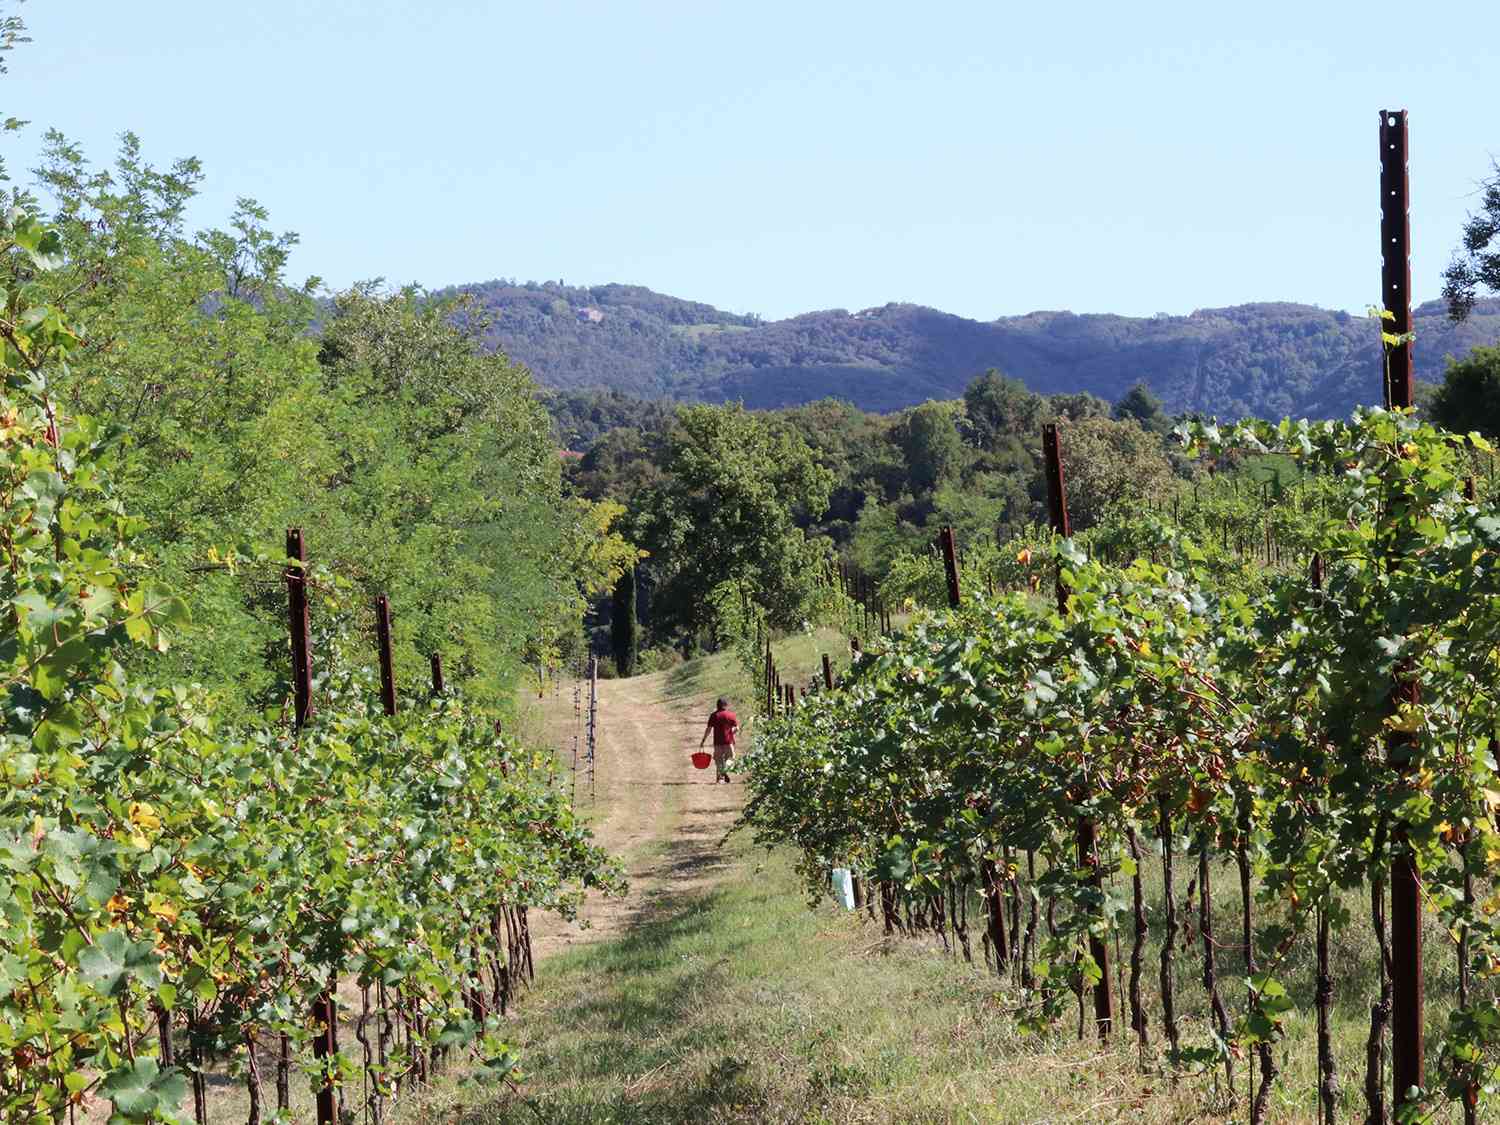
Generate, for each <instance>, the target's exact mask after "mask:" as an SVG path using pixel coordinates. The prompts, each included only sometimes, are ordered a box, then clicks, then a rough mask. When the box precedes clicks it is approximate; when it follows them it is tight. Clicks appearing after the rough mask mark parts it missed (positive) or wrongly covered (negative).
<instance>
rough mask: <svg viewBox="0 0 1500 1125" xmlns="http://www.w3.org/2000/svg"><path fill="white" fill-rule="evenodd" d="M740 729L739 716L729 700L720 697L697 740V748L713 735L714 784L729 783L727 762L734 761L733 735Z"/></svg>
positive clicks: (701, 747)
mask: <svg viewBox="0 0 1500 1125" xmlns="http://www.w3.org/2000/svg"><path fill="white" fill-rule="evenodd" d="M739 729H740V720H739V717H738V716H736V715H735V713H734V712H733V711H731V710H730V709H729V700H727V699H723V698H720V700H719V702H718V705H717V706H716V707H715V708H714V713H713V714H712V715H710V716H709V717H708V726H706V727H704V728H703V737H702V738H700V739H699V740H698V749H700V750H701V749H703V744H704V743H705V742H707V741H708V736H709V735H710V734H711V735H713V736H714V769H715V770H716V771H717V772H716V773H715V774H714V784H715V785H717V784H719V782H721V781H722V782H723V783H724V784H725V785H728V784H729V763H730V762H732V761H734V736H735V732H736V731H738V730H739Z"/></svg>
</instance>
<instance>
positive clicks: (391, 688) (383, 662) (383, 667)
mask: <svg viewBox="0 0 1500 1125" xmlns="http://www.w3.org/2000/svg"><path fill="white" fill-rule="evenodd" d="M375 646H376V648H377V649H379V651H380V706H381V709H382V710H384V711H385V713H386V714H387V715H395V713H396V668H395V664H394V662H393V661H392V659H391V600H390V599H389V598H387V597H386V596H385V595H384V594H381V595H380V597H378V598H376V599H375Z"/></svg>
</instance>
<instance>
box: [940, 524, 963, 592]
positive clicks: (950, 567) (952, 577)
mask: <svg viewBox="0 0 1500 1125" xmlns="http://www.w3.org/2000/svg"><path fill="white" fill-rule="evenodd" d="M938 542H939V543H940V544H941V545H942V548H943V571H944V572H945V573H946V574H947V576H948V605H949V606H950V607H952V608H953V609H957V608H958V602H959V590H958V551H957V550H956V549H955V547H954V544H953V529H952V528H951V527H945V528H943V530H942V531H941V532H940V533H939V535H938Z"/></svg>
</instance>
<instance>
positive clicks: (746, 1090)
mask: <svg viewBox="0 0 1500 1125" xmlns="http://www.w3.org/2000/svg"><path fill="white" fill-rule="evenodd" d="M823 643H825V644H826V643H827V642H826V639H823ZM794 646H795V647H794V648H793V649H792V650H791V651H788V652H786V653H783V654H781V655H780V656H779V658H778V659H779V661H780V662H781V663H783V665H784V666H790V667H796V668H798V669H799V670H800V669H802V668H803V667H805V668H806V670H808V671H809V672H810V670H811V669H812V668H813V667H815V666H816V660H817V650H818V641H817V640H802V641H799V642H794ZM734 688H735V672H734V670H733V669H732V667H731V666H730V665H729V664H728V662H727V660H725V659H724V658H714V659H710V660H707V661H699V662H695V663H693V664H689V665H684V666H682V667H680V668H677V669H673V670H672V671H670V672H666V673H658V674H655V675H651V676H642V677H638V678H636V679H633V680H627V681H603V682H601V685H600V693H601V708H600V723H601V733H600V754H599V773H598V778H597V795H596V800H595V808H596V810H597V812H596V816H595V825H596V829H597V831H598V834H599V836H600V838H601V839H602V840H603V842H604V843H605V844H606V845H608V846H610V847H612V848H614V849H616V850H617V851H618V852H619V853H620V854H622V855H623V856H624V858H625V860H626V863H627V866H628V868H629V870H630V875H631V881H632V888H631V893H630V895H629V896H628V897H627V898H626V899H625V900H623V901H618V902H613V903H610V902H599V903H591V904H590V905H589V907H588V908H587V910H586V911H585V917H586V918H587V919H588V921H589V922H590V927H589V928H586V929H580V928H578V927H572V926H564V925H562V924H560V923H558V924H548V925H545V926H544V927H542V931H541V933H542V949H543V950H544V953H543V956H542V957H541V959H540V960H541V964H540V966H539V969H538V978H537V985H536V987H535V989H534V990H533V991H532V992H530V993H529V994H528V995H526V996H525V997H523V999H522V1002H521V1004H520V1006H519V1008H518V1010H517V1014H516V1016H515V1019H514V1023H513V1036H514V1039H515V1042H516V1043H517V1045H518V1046H519V1047H520V1048H521V1050H522V1051H523V1053H524V1058H525V1060H526V1066H527V1069H528V1076H527V1079H526V1081H525V1082H524V1083H523V1086H522V1088H521V1090H520V1091H519V1093H516V1094H497V1093H495V1092H489V1093H485V1092H483V1091H477V1090H474V1089H467V1090H465V1089H462V1088H459V1089H456V1090H455V1089H450V1090H448V1091H440V1092H438V1093H437V1094H436V1095H435V1097H434V1099H433V1100H432V1101H430V1102H429V1103H427V1104H426V1105H424V1106H423V1107H421V1108H420V1111H419V1112H418V1113H417V1115H416V1118H415V1119H418V1120H439V1119H441V1120H446V1121H451V1122H462V1123H464V1125H510V1123H520V1122H548V1123H585V1122H587V1123H604V1122H609V1123H636V1122H639V1123H672V1122H695V1123H718V1122H723V1123H728V1122H736V1123H738V1122H770V1123H779V1122H786V1123H791V1122H813V1123H817V1122H828V1123H833V1122H839V1123H843V1122H992V1121H994V1122H1032V1121H1035V1122H1044V1121H1045V1122H1068V1121H1082V1122H1095V1121H1148V1122H1188V1121H1194V1122H1196V1121H1219V1120H1224V1121H1227V1120H1231V1119H1233V1118H1232V1117H1230V1116H1229V1115H1228V1114H1226V1113H1225V1112H1224V1109H1223V1108H1222V1106H1221V1105H1217V1104H1216V1101H1217V1099H1216V1097H1215V1095H1214V1092H1213V1089H1212V1085H1211V1084H1210V1083H1209V1082H1207V1081H1206V1080H1188V1081H1185V1082H1182V1083H1179V1084H1175V1085H1174V1084H1173V1083H1171V1082H1170V1081H1168V1080H1167V1079H1165V1078H1152V1077H1150V1076H1143V1075H1141V1074H1140V1073H1139V1072H1138V1070H1137V1060H1136V1058H1135V1055H1134V1052H1133V1050H1132V1049H1131V1047H1130V1045H1129V1044H1128V1043H1125V1042H1123V1041H1122V1042H1119V1043H1117V1044H1116V1046H1115V1047H1114V1048H1112V1049H1104V1048H1100V1047H1099V1046H1098V1045H1097V1044H1095V1043H1093V1042H1079V1041H1078V1040H1076V1038H1073V1037H1071V1036H1069V1035H1067V1034H1062V1035H1059V1036H1057V1037H1051V1038H1047V1039H1042V1040H1039V1039H1035V1038H1027V1037H1024V1036H1021V1035H1019V1034H1018V1033H1017V1031H1016V1030H1015V1025H1014V1021H1013V1018H1012V1017H1011V1015H1010V1014H1009V1013H1008V1012H1007V1011H1006V1009H1007V1007H1008V1006H1009V1005H1010V1004H1012V1003H1014V996H1013V994H1012V993H1011V992H1010V990H1009V989H1008V988H1006V987H1004V986H1002V985H1001V984H1000V983H998V982H997V981H995V979H994V978H992V977H989V976H987V975H986V973H985V971H984V968H983V966H982V965H980V966H978V967H973V966H968V965H965V964H964V963H963V961H962V960H961V959H959V958H957V957H953V956H949V955H947V954H945V953H944V952H943V951H942V949H941V948H939V947H936V946H934V945H931V944H928V945H923V944H921V943H916V942H905V941H902V942H895V943H889V942H887V941H885V940H884V939H883V937H882V934H881V932H880V928H879V927H878V926H877V925H875V924H874V923H871V922H867V921H866V922H861V921H859V920H857V919H855V918H853V917H851V916H850V915H849V914H847V913H845V912H843V911H840V910H837V909H836V908H834V907H833V905H832V904H831V903H828V902H823V903H821V904H819V905H818V906H817V908H816V909H814V910H809V909H808V906H807V903H806V900H805V894H804V892H803V890H802V887H801V885H800V882H799V880H798V878H797V877H796V875H795V873H794V872H793V871H792V870H791V869H790V866H789V862H788V861H787V860H786V859H785V858H784V857H781V856H769V857H768V856H766V855H764V854H763V853H760V852H758V851H756V850H755V849H753V848H752V847H751V845H750V843H749V841H748V840H744V839H740V838H738V837H736V838H735V839H733V840H732V841H731V842H730V843H729V844H728V845H727V846H726V847H723V848H720V847H719V841H720V839H721V838H722V837H723V835H724V833H725V831H726V830H727V829H728V827H729V826H730V824H732V822H733V819H734V816H735V814H736V812H737V811H738V807H739V802H740V800H741V799H742V790H741V789H740V788H739V787H738V786H714V785H713V784H711V774H698V773H696V771H694V770H693V769H692V768H691V766H690V764H689V763H688V762H687V754H688V752H689V751H690V750H691V749H692V748H693V747H695V746H696V744H697V740H698V736H699V734H700V733H701V730H702V722H703V719H704V717H705V716H706V715H707V713H708V710H709V705H710V704H711V701H712V699H713V697H714V696H715V695H716V694H719V693H721V692H722V693H728V694H731V695H733V694H734ZM561 695H562V699H563V702H564V703H565V705H566V710H567V716H568V717H571V714H572V702H571V698H570V697H569V696H568V693H567V692H566V691H564V692H563V693H561ZM553 721H554V723H555V722H556V719H555V718H554V720H553ZM554 744H556V742H555V743H554ZM581 789H582V785H581ZM584 799H585V798H583V797H582V795H581V796H580V801H581V803H582V801H583V800H584ZM975 940H976V942H977V934H976V935H975ZM1184 1007H1185V1008H1188V1009H1189V1011H1188V1012H1187V1013H1186V1018H1185V1020H1184V1023H1185V1025H1186V1026H1185V1029H1184V1030H1185V1032H1188V1033H1189V1034H1192V1033H1193V1032H1194V1031H1196V1030H1198V1029H1196V1028H1194V1027H1193V1026H1192V1024H1193V1019H1194V1013H1193V1012H1192V1011H1191V1010H1190V1009H1191V1003H1186V1004H1184ZM1241 1104H1243V1103H1241ZM1241 1119H1242V1118H1241ZM1306 1119H1307V1117H1306V1116H1305V1115H1303V1114H1301V1113H1300V1112H1299V1111H1298V1109H1297V1108H1296V1107H1295V1106H1293V1105H1292V1104H1290V1103H1288V1104H1285V1105H1281V1106H1278V1107H1277V1110H1276V1112H1275V1113H1273V1120H1276V1121H1282V1122H1285V1121H1299V1120H1306Z"/></svg>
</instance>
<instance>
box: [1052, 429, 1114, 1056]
mask: <svg viewBox="0 0 1500 1125" xmlns="http://www.w3.org/2000/svg"><path fill="white" fill-rule="evenodd" d="M1042 461H1043V467H1044V469H1045V470H1046V478H1047V509H1048V512H1049V514H1050V515H1051V517H1052V530H1053V531H1055V532H1057V534H1059V535H1061V536H1062V537H1063V538H1065V539H1066V538H1067V537H1068V536H1070V535H1071V534H1072V525H1071V524H1070V522H1069V520H1068V496H1067V490H1066V486H1065V483H1064V480H1063V463H1062V444H1061V442H1060V441H1059V439H1058V434H1057V423H1056V422H1048V423H1047V424H1046V425H1045V426H1043V427H1042ZM1056 581H1057V611H1058V612H1059V613H1061V614H1063V615H1066V614H1067V612H1068V588H1067V587H1066V586H1065V585H1064V584H1063V580H1062V574H1061V572H1060V571H1059V573H1058V575H1057V579H1056ZM1077 845H1078V865H1079V866H1080V867H1084V868H1087V869H1088V870H1089V872H1090V874H1089V876H1088V881H1089V885H1090V886H1091V887H1093V888H1094V889H1095V890H1097V891H1098V892H1099V893H1100V894H1101V895H1102V894H1103V892H1104V883H1103V880H1102V879H1101V877H1100V875H1099V855H1098V828H1097V826H1096V825H1095V824H1094V819H1093V817H1090V816H1080V817H1079V818H1078V826H1077ZM1089 956H1090V957H1092V958H1093V959H1094V963H1095V964H1096V965H1098V966H1099V983H1098V984H1096V985H1095V986H1094V1023H1095V1026H1096V1027H1097V1029H1098V1032H1099V1038H1101V1039H1105V1038H1108V1036H1109V1033H1110V1031H1111V1030H1112V1029H1113V1027H1114V998H1113V996H1112V995H1111V993H1110V987H1109V947H1108V946H1107V945H1105V944H1104V939H1103V938H1101V937H1099V936H1098V935H1097V934H1090V935H1089Z"/></svg>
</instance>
